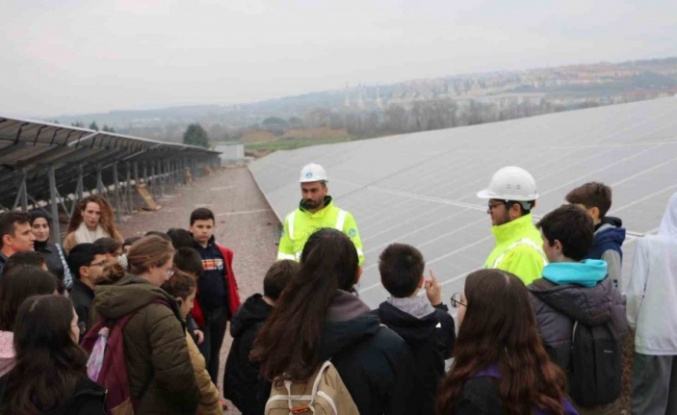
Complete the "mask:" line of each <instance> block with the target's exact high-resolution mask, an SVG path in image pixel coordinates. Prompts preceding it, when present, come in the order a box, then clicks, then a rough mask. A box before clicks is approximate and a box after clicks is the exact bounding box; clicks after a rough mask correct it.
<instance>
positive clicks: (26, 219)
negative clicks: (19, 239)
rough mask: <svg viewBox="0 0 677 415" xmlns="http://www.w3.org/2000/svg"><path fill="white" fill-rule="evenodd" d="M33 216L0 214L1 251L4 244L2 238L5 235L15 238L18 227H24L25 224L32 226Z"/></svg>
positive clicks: (26, 214)
mask: <svg viewBox="0 0 677 415" xmlns="http://www.w3.org/2000/svg"><path fill="white" fill-rule="evenodd" d="M30 220H31V215H29V214H28V213H26V212H15V211H10V212H3V213H0V249H2V246H3V244H4V242H3V240H2V238H3V236H5V235H12V236H14V232H15V231H16V225H17V224H19V225H23V224H24V223H28V224H30Z"/></svg>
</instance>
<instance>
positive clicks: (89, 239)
mask: <svg viewBox="0 0 677 415" xmlns="http://www.w3.org/2000/svg"><path fill="white" fill-rule="evenodd" d="M103 237H110V235H109V234H108V232H106V231H105V230H104V229H103V228H102V227H101V225H96V230H95V231H93V232H92V231H90V230H89V229H87V225H85V222H82V223H81V224H80V226H78V229H77V230H76V231H75V241H76V242H77V243H79V244H84V243H90V244H91V243H93V242H94V241H96V240H97V239H99V238H103Z"/></svg>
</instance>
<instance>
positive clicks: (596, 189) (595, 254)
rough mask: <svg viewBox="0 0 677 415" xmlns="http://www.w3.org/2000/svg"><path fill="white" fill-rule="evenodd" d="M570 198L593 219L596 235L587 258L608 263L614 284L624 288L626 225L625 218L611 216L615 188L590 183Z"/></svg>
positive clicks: (577, 190) (573, 192) (571, 192)
mask: <svg viewBox="0 0 677 415" xmlns="http://www.w3.org/2000/svg"><path fill="white" fill-rule="evenodd" d="M566 201H567V202H569V203H571V204H574V205H578V206H580V207H582V208H583V209H585V211H586V212H588V215H590V217H591V218H592V222H593V224H594V225H595V238H594V240H593V243H592V247H591V248H590V251H588V253H587V254H586V255H585V258H590V259H601V260H603V261H604V262H606V264H607V272H608V274H609V278H611V281H612V282H613V283H614V287H616V288H618V289H619V290H620V289H621V285H622V284H621V262H622V260H623V251H622V250H621V245H623V241H625V228H623V221H622V220H621V219H619V218H615V217H613V216H607V212H608V211H609V209H610V208H611V188H610V187H609V186H607V185H605V184H604V183H598V182H590V183H586V184H584V185H582V186H579V187H577V188H575V189H574V190H572V191H570V192H569V193H568V194H567V195H566Z"/></svg>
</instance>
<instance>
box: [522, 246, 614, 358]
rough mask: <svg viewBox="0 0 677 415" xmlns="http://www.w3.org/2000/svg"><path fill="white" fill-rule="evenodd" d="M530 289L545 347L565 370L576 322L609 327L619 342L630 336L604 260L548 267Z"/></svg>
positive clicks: (590, 260)
mask: <svg viewBox="0 0 677 415" xmlns="http://www.w3.org/2000/svg"><path fill="white" fill-rule="evenodd" d="M528 288H529V292H530V293H531V300H532V303H533V305H534V312H535V313H536V322H537V324H538V330H539V332H540V335H541V339H542V340H543V343H544V345H545V348H546V350H547V351H548V353H549V354H550V357H551V358H552V359H553V361H554V362H555V363H557V364H558V365H559V366H560V367H562V368H564V369H565V370H566V369H567V368H568V367H569V359H570V355H571V335H572V332H573V326H574V322H575V321H580V322H581V323H583V324H585V325H588V326H596V325H599V324H608V327H609V328H610V330H611V332H612V334H613V335H614V337H615V338H616V339H619V340H620V339H622V338H623V337H624V336H625V334H626V333H627V323H626V321H625V307H624V306H623V300H622V298H621V296H620V293H619V291H618V290H616V289H615V288H614V286H613V284H612V282H611V280H610V279H609V278H607V277H606V263H605V262H604V261H601V260H595V259H587V260H584V261H583V262H557V263H552V264H549V265H548V266H546V267H545V268H544V269H543V278H541V279H538V280H536V281H534V283H533V284H531V285H530V286H529V287H528Z"/></svg>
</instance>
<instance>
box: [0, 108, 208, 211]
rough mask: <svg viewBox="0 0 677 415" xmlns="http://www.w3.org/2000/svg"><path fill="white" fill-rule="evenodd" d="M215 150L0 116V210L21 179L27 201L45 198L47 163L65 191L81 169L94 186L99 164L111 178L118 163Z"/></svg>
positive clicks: (199, 155) (197, 156)
mask: <svg viewBox="0 0 677 415" xmlns="http://www.w3.org/2000/svg"><path fill="white" fill-rule="evenodd" d="M218 154H219V153H218V152H212V151H208V150H206V149H204V148H200V147H195V146H188V145H183V144H176V143H166V142H160V141H155V140H149V139H144V138H139V137H130V136H126V135H121V134H115V133H107V132H104V131H93V130H88V129H84V128H77V127H71V126H66V125H60V124H51V123H46V122H39V121H29V120H19V119H12V118H6V117H0V210H1V209H3V208H5V209H11V208H13V206H14V204H15V199H16V197H17V193H18V189H19V188H20V187H21V183H22V182H23V181H24V178H25V182H26V185H27V188H28V191H29V193H30V197H31V198H32V199H33V200H32V201H31V202H34V201H43V200H49V199H50V187H49V181H48V179H47V171H48V167H49V166H51V167H52V168H55V169H56V182H57V183H56V185H57V187H58V188H59V190H60V192H61V194H62V195H64V196H65V195H67V194H69V193H73V192H75V190H76V188H77V186H78V177H79V176H80V169H82V172H83V174H82V176H84V181H85V186H86V187H87V188H94V187H96V175H95V174H94V173H95V171H96V170H97V168H103V169H106V170H105V171H104V181H105V182H106V183H111V182H112V181H113V180H114V178H113V174H112V172H111V171H110V169H107V168H108V167H110V166H112V165H113V164H116V163H122V162H130V163H135V162H136V163H146V162H154V163H156V164H157V162H159V161H162V162H165V161H167V160H171V161H178V160H184V159H191V160H200V161H205V160H212V159H213V160H216V157H217V156H218ZM142 166H143V164H142ZM154 168H155V166H153V169H154ZM120 174H121V177H122V173H120ZM121 177H120V178H121Z"/></svg>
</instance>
